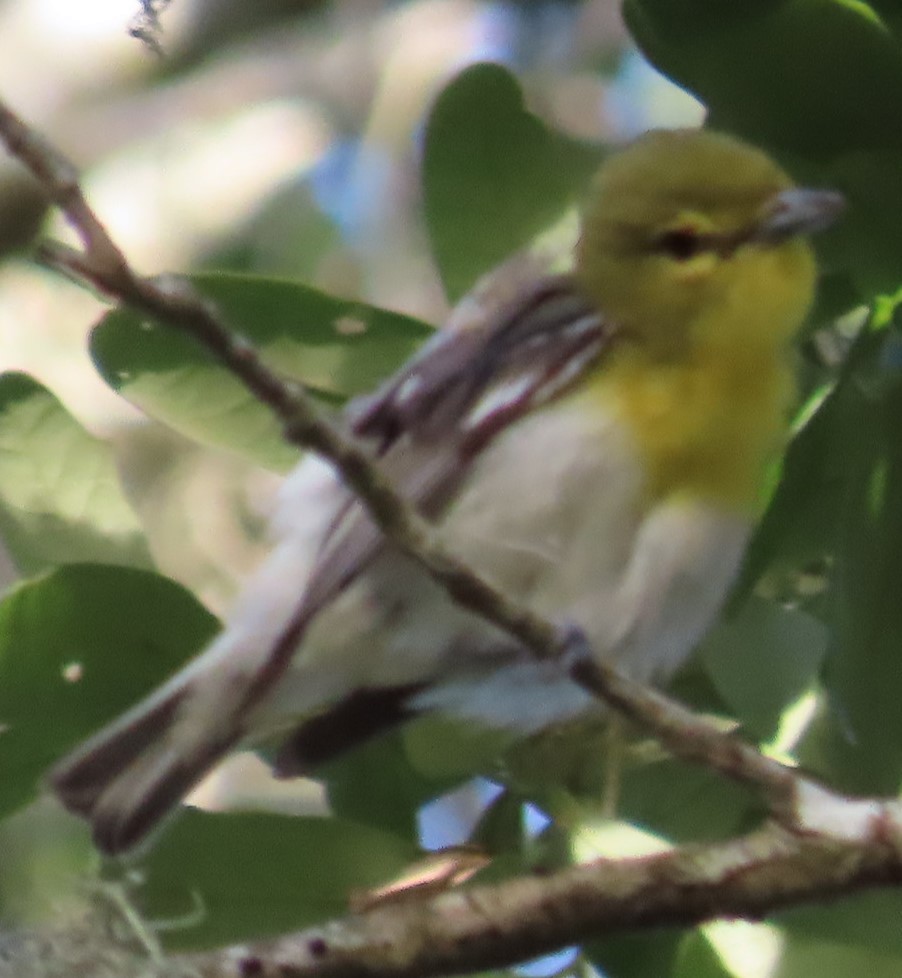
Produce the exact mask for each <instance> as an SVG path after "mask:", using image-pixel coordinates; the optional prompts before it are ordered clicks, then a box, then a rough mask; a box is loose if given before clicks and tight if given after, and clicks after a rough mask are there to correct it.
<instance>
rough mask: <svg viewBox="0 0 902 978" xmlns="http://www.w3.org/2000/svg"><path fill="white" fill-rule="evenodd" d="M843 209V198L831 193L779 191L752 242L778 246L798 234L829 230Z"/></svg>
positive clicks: (797, 189)
mask: <svg viewBox="0 0 902 978" xmlns="http://www.w3.org/2000/svg"><path fill="white" fill-rule="evenodd" d="M845 209H846V199H845V197H843V195H842V194H841V193H837V191H835V190H810V189H808V188H806V187H793V188H792V190H782V191H780V193H778V194H775V195H774V196H773V197H772V198H771V200H770V201H769V202H768V204H767V205H766V206H765V209H764V212H763V214H762V216H761V218H760V220H759V222H758V225H757V227H756V228H755V231H754V233H753V234H752V239H753V240H754V241H757V242H760V243H761V244H780V243H781V242H783V241H786V240H787V239H788V238H792V237H795V235H798V234H816V233H817V232H818V231H823V230H824V229H825V228H828V227H830V225H831V224H832V223H833V222H834V221H835V220H836V219H837V218H838V217H839V215H840V214H842V212H843V211H844V210H845Z"/></svg>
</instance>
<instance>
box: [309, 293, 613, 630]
mask: <svg viewBox="0 0 902 978" xmlns="http://www.w3.org/2000/svg"><path fill="white" fill-rule="evenodd" d="M613 335H614V330H612V329H611V328H610V326H609V324H607V323H605V322H604V321H603V320H602V318H601V317H600V316H599V315H598V313H597V312H596V311H595V310H594V309H593V308H592V307H591V306H590V305H589V303H588V301H587V300H586V299H585V298H584V297H583V296H582V295H581V294H579V293H578V292H577V290H576V289H575V287H574V284H573V282H572V280H571V279H570V278H568V277H564V276H556V277H548V278H544V279H540V280H539V281H537V282H535V283H533V284H532V286H531V288H530V289H529V290H527V291H526V293H525V294H521V295H519V296H518V297H517V298H516V300H515V301H512V302H509V303H508V304H507V305H506V307H505V308H503V309H500V310H499V309H494V310H491V309H489V310H487V311H486V312H485V314H484V315H483V316H482V317H479V318H478V319H477V320H476V321H475V323H473V324H471V325H469V326H468V327H467V328H466V329H460V330H448V331H445V330H443V331H441V332H440V333H438V334H437V335H436V336H435V337H433V339H432V340H430V341H429V342H428V343H427V344H426V346H425V347H424V348H423V350H422V351H421V352H420V353H419V354H418V355H417V356H416V357H415V358H414V359H413V360H411V361H410V362H409V363H408V364H407V365H406V366H405V367H404V368H403V369H402V370H400V371H399V372H398V373H397V374H395V375H394V376H393V377H392V378H391V379H390V380H389V381H388V382H387V383H386V384H384V385H383V387H382V388H380V390H379V391H377V392H376V393H375V394H374V395H373V396H371V397H368V398H366V399H361V400H359V401H357V402H354V403H353V404H352V405H350V406H349V409H348V420H349V423H350V425H351V428H352V430H353V431H354V433H355V434H357V435H360V436H362V437H365V438H368V439H371V440H372V441H373V443H374V444H375V445H376V446H377V454H378V456H379V463H380V466H381V467H382V470H383V472H384V473H385V474H386V476H387V477H388V478H389V480H390V481H391V482H392V483H393V485H394V486H395V488H396V489H397V490H398V491H399V492H400V493H401V495H403V496H404V497H405V498H406V499H407V500H408V501H410V502H411V503H412V504H413V505H415V506H416V507H417V509H418V510H419V511H420V513H422V514H423V515H424V516H426V517H428V518H434V517H436V516H438V515H439V513H440V512H441V510H442V509H443V508H444V506H445V504H446V503H447V501H448V500H449V499H450V498H452V497H453V495H454V491H455V490H456V489H457V487H458V486H459V485H460V483H461V482H462V481H463V479H464V478H465V477H466V476H467V474H468V473H469V471H470V467H471V465H472V462H473V460H474V459H475V457H476V456H477V455H478V453H479V451H480V450H481V449H482V448H483V447H485V445H486V444H487V443H488V442H489V441H490V440H491V438H492V437H494V435H495V434H497V433H498V432H499V431H501V430H502V429H503V428H504V427H506V425H508V424H510V423H511V422H513V421H515V420H516V419H517V418H518V417H520V416H522V415H523V414H526V413H527V412H528V411H530V410H532V409H533V408H535V407H538V406H540V405H541V404H543V403H545V402H547V401H548V400H550V399H552V398H553V397H555V396H557V395H558V394H560V393H562V392H563V391H564V390H565V389H567V388H568V387H569V386H570V385H571V384H572V383H573V382H574V381H576V379H577V378H578V377H579V376H580V375H581V374H582V373H583V372H584V371H585V370H586V369H588V368H589V367H590V366H591V365H592V364H594V363H595V362H597V360H598V359H599V357H600V356H601V355H602V353H603V351H604V350H605V349H606V348H607V346H608V345H609V343H610V341H611V339H612V337H613ZM382 545H383V538H382V535H381V532H380V531H379V530H378V528H377V527H376V526H375V524H374V523H373V522H372V520H371V519H370V517H369V516H368V515H367V513H366V511H365V510H364V508H363V507H362V506H361V505H360V504H359V503H358V502H356V500H353V499H350V500H349V502H348V505H347V506H346V507H345V509H344V510H343V511H342V513H341V514H340V516H339V518H338V519H336V521H335V524H334V526H333V529H332V531H331V532H330V533H329V535H328V537H327V539H326V541H325V543H324V544H323V548H322V551H321V553H320V556H319V559H318V561H317V565H316V567H315V569H314V571H313V573H312V575H311V578H310V582H309V585H308V589H307V592H306V596H305V600H304V615H305V616H308V617H309V616H312V615H313V614H315V613H316V612H317V611H318V610H319V609H320V608H322V607H323V606H324V605H326V604H328V603H329V602H330V601H331V600H332V599H333V598H334V597H335V596H336V595H337V594H338V593H340V592H341V590H343V589H344V588H345V587H347V585H348V584H349V583H350V582H351V581H353V580H354V578H355V577H356V576H357V575H358V574H359V573H361V571H363V570H364V569H365V568H366V567H367V566H368V565H369V563H370V562H371V561H372V560H373V558H374V557H375V556H376V555H377V554H378V552H379V551H380V549H381V548H382Z"/></svg>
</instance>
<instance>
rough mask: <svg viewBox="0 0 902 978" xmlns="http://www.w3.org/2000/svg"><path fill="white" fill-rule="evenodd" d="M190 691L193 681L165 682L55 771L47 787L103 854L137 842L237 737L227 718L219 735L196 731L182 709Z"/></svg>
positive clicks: (237, 729)
mask: <svg viewBox="0 0 902 978" xmlns="http://www.w3.org/2000/svg"><path fill="white" fill-rule="evenodd" d="M191 693H192V689H191V686H190V684H186V683H182V684H176V683H174V682H173V683H170V684H168V685H167V686H166V687H164V688H163V689H162V690H160V691H159V692H158V693H156V694H155V695H153V696H152V697H151V698H150V699H149V700H147V701H145V702H144V703H142V704H139V705H138V706H137V707H135V708H134V709H133V710H131V711H129V712H128V713H126V714H125V715H124V716H123V717H121V718H120V719H119V720H117V721H116V722H114V723H113V724H111V725H110V726H108V727H106V728H105V729H103V730H101V731H100V733H98V734H96V735H95V736H94V737H92V738H91V739H90V740H88V741H87V742H86V743H84V744H83V745H82V746H80V747H79V748H78V749H77V750H76V751H75V752H74V753H72V754H70V755H69V756H68V757H66V758H64V759H63V760H62V761H61V762H60V763H59V764H58V765H57V766H56V767H55V768H53V769H52V770H51V772H50V774H49V776H48V781H49V784H50V787H51V788H52V789H53V791H54V792H55V793H56V794H57V796H58V797H59V799H60V800H61V801H62V803H63V804H64V805H65V806H66V808H68V809H69V810H70V811H72V812H74V813H75V814H77V815H80V816H82V817H83V818H85V819H87V820H88V821H89V822H90V823H91V827H92V830H93V835H94V841H95V843H96V844H97V846H98V848H100V849H102V850H103V851H104V852H107V853H111V854H113V853H118V852H122V851H124V850H126V849H130V848H131V847H132V846H134V845H136V844H137V843H139V842H140V841H141V840H142V839H143V838H144V837H145V836H146V835H147V834H148V833H149V832H150V831H151V830H152V829H153V828H154V826H155V825H156V824H157V823H158V822H159V821H160V820H161V819H163V818H164V817H165V816H166V815H167V814H168V813H169V812H170V811H171V810H172V809H173V808H175V806H176V805H177V804H178V803H179V802H180V801H181V800H182V798H184V796H185V795H186V794H188V792H189V791H190V790H191V789H192V788H193V787H194V786H195V785H196V784H197V783H198V782H199V781H200V780H201V779H202V778H203V777H204V775H205V774H206V773H207V772H208V771H209V770H210V769H211V768H212V767H213V765H214V764H215V763H216V762H217V761H218V760H219V759H220V757H222V755H223V754H224V753H225V752H226V751H227V750H228V749H229V748H230V747H232V746H233V745H234V744H235V742H236V741H237V740H239V739H240V737H241V730H240V727H239V726H238V724H237V722H235V721H229V720H227V719H226V718H225V717H224V716H222V715H221V716H220V718H219V721H218V722H217V723H216V725H215V731H214V730H213V729H211V728H209V726H208V727H207V728H206V729H203V730H200V729H198V730H195V731H194V732H193V733H192V731H190V730H189V729H188V723H190V717H188V718H186V717H185V715H184V714H183V713H182V712H181V709H180V708H181V707H182V705H183V703H184V701H185V700H186V698H187V697H190V696H191ZM186 712H187V711H186ZM224 720H225V722H223V721H224Z"/></svg>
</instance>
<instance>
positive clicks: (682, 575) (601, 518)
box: [270, 403, 748, 731]
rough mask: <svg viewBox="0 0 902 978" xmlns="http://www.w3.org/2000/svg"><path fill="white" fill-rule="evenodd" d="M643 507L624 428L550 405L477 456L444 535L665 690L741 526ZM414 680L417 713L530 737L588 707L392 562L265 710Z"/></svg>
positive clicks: (705, 617)
mask: <svg viewBox="0 0 902 978" xmlns="http://www.w3.org/2000/svg"><path fill="white" fill-rule="evenodd" d="M641 499H642V484H641V479H640V474H639V467H638V465H637V464H636V460H635V458H634V456H633V455H632V454H631V452H630V449H629V446H628V445H627V444H625V443H624V439H623V437H622V431H621V430H620V429H619V427H618V426H617V425H615V424H612V423H611V421H610V420H609V419H606V418H603V417H601V418H599V417H595V418H592V417H591V416H590V417H589V419H588V420H587V416H586V413H585V412H583V411H580V410H579V405H578V404H572V405H567V406H564V405H561V404H560V403H559V404H558V405H556V408H555V410H554V411H552V412H549V413H548V414H547V415H543V414H537V415H535V416H533V417H530V418H527V419H525V420H523V421H521V422H520V423H518V424H517V425H516V426H515V427H514V428H513V429H512V430H511V431H509V432H507V433H505V434H503V435H501V436H499V437H498V438H497V439H496V441H495V442H493V443H492V445H490V446H489V447H488V448H487V449H486V450H485V452H484V453H483V455H482V456H481V457H480V458H479V459H478V461H477V463H476V465H475V467H474V470H473V472H472V473H471V475H470V476H469V477H468V479H467V482H466V483H465V485H464V487H463V491H462V493H461V496H460V498H459V500H458V501H457V502H456V503H455V504H454V505H453V506H452V507H451V508H450V509H449V511H448V512H447V514H446V516H445V519H444V520H443V523H442V528H443V533H444V534H445V537H446V542H447V543H448V544H449V546H451V547H452V548H453V549H454V550H455V551H456V552H457V553H459V554H460V556H461V557H463V558H464V559H465V560H466V561H467V562H468V563H469V564H470V565H471V566H473V567H474V568H475V569H477V570H478V571H479V572H480V573H481V574H483V575H485V576H486V577H487V578H489V579H490V580H491V581H493V583H495V584H496V585H497V586H498V587H500V588H502V589H504V590H505V591H506V592H507V593H509V594H510V595H512V596H514V597H516V598H518V599H519V600H523V601H526V602H527V603H528V604H529V605H530V607H532V608H533V609H534V610H535V611H537V612H540V613H542V614H546V615H548V616H550V617H553V618H556V619H559V620H563V621H570V622H576V623H578V624H579V625H580V626H581V627H582V628H583V629H584V630H585V631H586V633H587V635H588V637H589V639H590V641H591V643H592V645H593V647H594V648H595V649H596V650H597V652H598V654H599V655H600V656H602V657H604V658H606V659H609V660H613V661H616V663H617V664H618V667H619V668H621V669H622V670H623V671H624V672H626V673H628V674H629V675H631V676H633V677H634V678H636V679H639V680H641V681H647V680H651V679H662V678H666V677H667V676H669V675H670V673H671V672H672V671H673V670H674V669H675V668H677V667H678V666H679V665H680V664H681V663H682V662H683V661H684V659H685V658H686V656H687V655H688V654H689V652H690V651H691V650H692V647H693V646H694V644H695V643H696V642H697V641H698V639H699V638H700V636H701V635H702V633H703V632H704V631H705V630H706V628H707V627H708V625H709V624H710V623H711V621H712V620H713V618H714V617H715V615H716V613H717V610H718V608H719V605H720V603H721V602H722V600H723V598H724V596H725V594H726V591H727V589H728V588H729V585H730V583H731V581H732V579H733V577H734V575H735V572H736V568H737V566H738V563H739V560H740V557H741V554H742V550H743V547H744V544H745V540H746V537H747V533H748V525H747V522H746V521H745V520H744V519H741V518H739V517H736V516H734V515H732V514H728V513H724V512H722V511H717V510H714V509H711V508H709V507H703V506H700V505H698V504H689V503H685V502H679V501H673V502H668V503H666V504H664V505H661V506H658V507H656V508H654V509H652V510H651V511H645V512H643V511H642V510H641V509H640V508H639V505H638V501H639V500H641ZM502 662H504V663H505V664H504V665H502V664H501V663H502ZM408 683H429V684H430V686H429V688H428V689H427V690H425V691H424V692H423V693H421V694H420V695H419V697H418V699H417V701H416V702H417V703H418V704H419V705H421V706H422V707H424V708H427V707H428V708H436V709H441V710H446V711H449V712H452V713H454V714H457V715H461V716H466V717H473V718H476V719H478V720H480V721H482V722H485V723H487V724H490V725H494V726H513V727H517V728H519V729H522V730H526V731H528V730H534V729H538V728H540V727H541V726H544V725H546V724H547V723H550V722H553V721H556V720H560V719H564V718H566V717H569V716H572V715H574V714H575V713H578V712H580V711H582V710H584V709H586V708H588V707H590V706H591V705H592V701H591V700H590V699H589V697H588V696H587V695H586V694H585V693H583V692H582V691H581V690H580V689H578V688H577V687H576V686H575V685H573V684H572V683H571V682H569V680H567V679H566V678H564V677H561V676H560V675H559V673H558V672H557V670H556V667H555V666H553V665H549V664H538V663H534V662H532V661H530V660H529V659H528V657H525V656H524V655H520V656H517V655H516V652H515V650H513V649H512V647H511V642H510V640H509V639H508V638H507V637H506V636H503V635H501V634H500V633H498V632H496V631H494V630H493V629H492V628H490V627H488V626H486V625H485V624H484V623H483V622H481V621H480V620H479V619H477V618H475V617H474V616H472V615H469V614H467V613H466V612H463V611H461V610H460V609H458V608H457V607H456V606H454V605H452V604H451V603H450V602H449V601H448V599H447V598H446V597H445V596H444V594H443V592H442V591H441V590H440V589H439V588H438V587H437V586H436V585H434V584H433V583H432V582H431V581H430V580H428V579H427V578H426V577H425V576H424V575H423V573H422V572H421V571H420V570H419V568H418V567H415V566H414V565H413V564H412V563H411V562H410V561H408V560H407V559H406V558H403V557H401V556H399V555H398V554H396V553H393V552H388V553H386V554H385V555H383V556H382V557H380V558H379V559H378V560H377V561H376V562H375V563H374V565H373V566H372V568H371V569H370V570H369V571H368V572H367V573H366V574H365V575H364V576H363V577H362V578H361V579H360V581H358V582H357V583H356V584H355V585H354V586H352V587H351V588H350V589H349V591H348V592H347V593H346V594H344V595H343V596H342V597H341V598H340V599H339V600H338V601H337V602H336V603H335V605H334V606H333V607H331V608H329V609H326V610H325V611H324V612H322V613H321V614H320V615H319V617H318V618H317V619H316V621H315V622H314V623H313V625H312V626H311V628H310V630H309V632H308V635H307V638H306V640H305V642H304V645H303V647H302V649H301V650H300V652H299V653H298V655H297V657H296V659H295V663H294V666H293V668H292V670H291V672H290V673H289V675H288V676H286V678H285V679H284V680H283V681H282V683H281V684H280V689H279V690H278V691H277V694H276V697H275V702H272V703H271V704H270V705H271V707H274V708H275V707H278V709H277V712H282V710H284V711H285V712H286V713H291V714H295V715H297V714H299V713H304V712H308V711H310V710H313V709H316V708H318V707H320V706H322V705H323V704H326V703H328V702H331V701H334V700H337V699H340V698H341V697H342V696H344V695H346V694H347V693H348V692H350V691H351V690H352V689H354V688H359V687H361V686H384V685H396V684H408Z"/></svg>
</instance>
